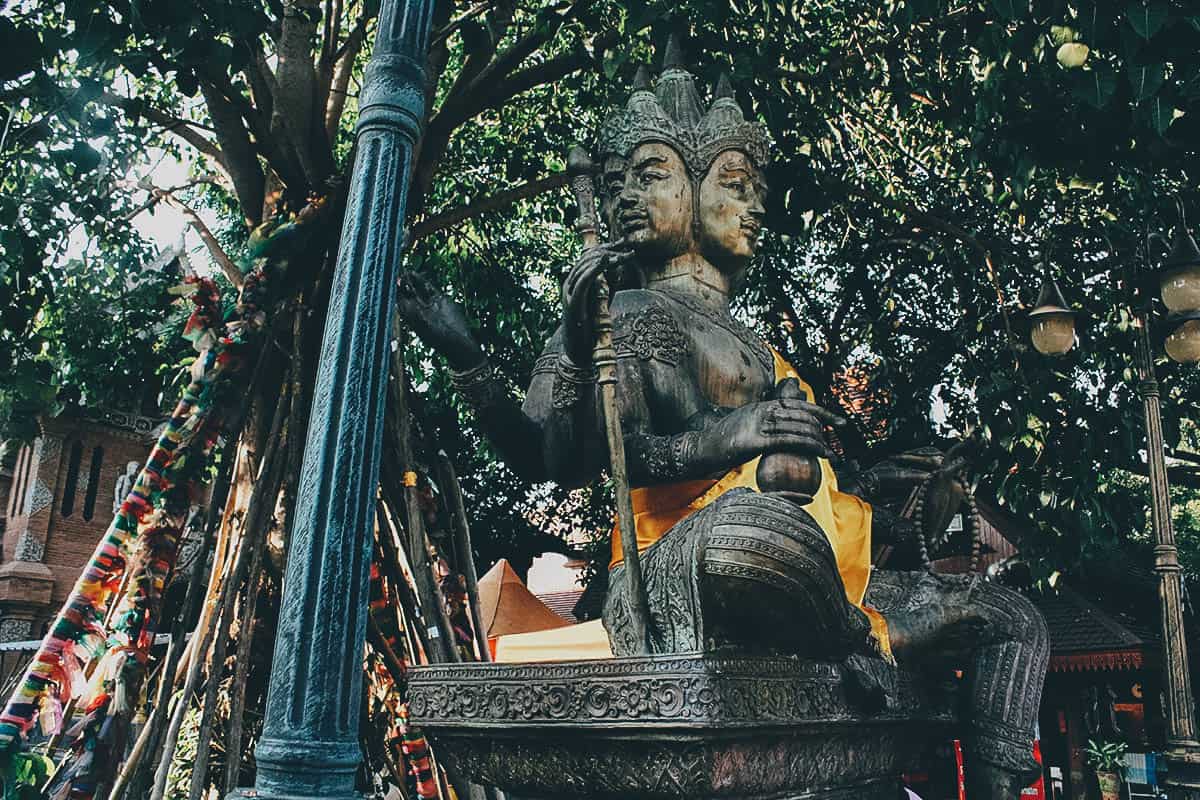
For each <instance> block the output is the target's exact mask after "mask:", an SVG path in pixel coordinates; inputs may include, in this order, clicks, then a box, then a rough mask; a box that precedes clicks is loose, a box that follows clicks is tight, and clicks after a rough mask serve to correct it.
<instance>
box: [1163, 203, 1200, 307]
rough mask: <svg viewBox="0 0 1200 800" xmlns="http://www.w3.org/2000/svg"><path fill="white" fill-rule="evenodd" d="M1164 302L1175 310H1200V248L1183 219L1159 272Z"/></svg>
mask: <svg viewBox="0 0 1200 800" xmlns="http://www.w3.org/2000/svg"><path fill="white" fill-rule="evenodd" d="M1159 290H1160V292H1161V293H1162V301H1163V304H1164V305H1166V307H1167V310H1168V311H1170V312H1171V313H1173V314H1187V313H1188V312H1192V311H1200V248H1198V247H1197V246H1196V240H1195V239H1193V238H1192V236H1191V234H1189V233H1188V231H1187V227H1185V226H1184V224H1183V222H1182V221H1180V224H1179V229H1178V230H1177V231H1176V233H1175V241H1174V242H1173V243H1172V245H1171V254H1170V255H1168V256H1167V260H1166V261H1164V262H1163V265H1162V271H1161V273H1160V274H1159Z"/></svg>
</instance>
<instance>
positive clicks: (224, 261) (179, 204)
mask: <svg viewBox="0 0 1200 800" xmlns="http://www.w3.org/2000/svg"><path fill="white" fill-rule="evenodd" d="M175 191H176V189H159V188H157V187H153V186H152V187H150V194H151V196H152V197H154V198H155V199H156V200H161V201H162V202H164V203H166V204H167V205H169V206H171V207H172V208H174V209H176V210H178V211H179V213H181V214H183V216H184V217H186V218H187V221H188V224H190V225H191V226H192V228H193V229H195V231H196V233H197V234H199V236H200V240H201V241H202V242H204V246H205V247H207V248H208V252H209V253H210V254H211V255H212V257H213V260H214V261H216V262H217V265H218V266H219V267H220V268H221V271H222V272H224V273H225V277H226V278H228V279H229V282H230V283H232V284H233V285H234V286H235V287H236V288H238V289H241V288H242V284H243V283H244V281H243V278H242V271H241V270H240V269H238V268H237V265H236V264H234V263H233V259H231V258H230V257H229V256H228V254H226V252H225V250H224V248H222V247H221V243H220V242H218V241H217V237H216V236H213V233H212V231H211V230H209V227H208V226H207V225H205V224H204V220H202V219H200V215H199V214H197V213H196V211H195V209H193V208H192V207H191V206H189V205H187V204H186V203H184V202H183V201H181V200H180V199H179V198H177V197H175V195H174V194H173V192H175Z"/></svg>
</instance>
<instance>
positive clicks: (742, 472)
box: [609, 348, 891, 660]
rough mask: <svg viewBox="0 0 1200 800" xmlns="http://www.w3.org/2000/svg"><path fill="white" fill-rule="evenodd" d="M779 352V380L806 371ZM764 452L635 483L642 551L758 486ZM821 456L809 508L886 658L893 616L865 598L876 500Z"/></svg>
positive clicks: (616, 556)
mask: <svg viewBox="0 0 1200 800" xmlns="http://www.w3.org/2000/svg"><path fill="white" fill-rule="evenodd" d="M771 353H772V354H773V355H774V357H775V382H776V383H778V382H779V381H781V380H783V379H784V378H796V379H797V380H800V376H799V375H797V374H796V371H795V370H794V369H792V367H791V365H790V364H788V363H787V361H785V360H784V359H783V356H781V355H780V354H779V353H778V352H776V351H775V350H774V349H773V348H772V350H771ZM800 386H801V388H802V389H804V395H805V397H806V398H808V401H809V402H812V401H813V391H812V388H811V387H810V386H809V385H808V384H806V383H805V382H804V381H802V380H801V381H800ZM758 461H759V459H758V458H755V459H754V460H752V461H750V462H747V463H745V464H742V465H741V466H740V467H734V468H733V469H731V470H730V471H729V472H727V473H726V474H725V475H724V476H723V477H721V478H718V479H707V480H698V481H682V482H680V483H672V484H668V485H664V486H649V487H646V488H643V489H634V490H633V491H632V492H631V495H632V500H633V519H634V526H635V527H636V528H637V540H638V552H641V551H643V550H645V549H646V548H647V547H649V546H650V545H652V544H654V543H655V542H657V541H658V540H659V539H661V538H662V537H663V536H664V535H666V533H667V531H669V530H671V528H672V527H674V525H675V524H676V523H678V522H679V521H680V520H682V519H685V518H686V517H688V516H690V515H692V514H694V513H695V512H697V511H699V510H700V509H702V508H704V507H705V506H707V505H708V504H709V503H711V502H712V501H713V500H716V499H717V498H718V497H720V496H721V495H723V494H724V493H725V492H728V491H729V490H730V489H736V488H739V487H746V488H749V489H753V490H754V491H758V484H757V482H756V480H755V472H756V471H757V469H758ZM820 462H821V488H820V489H818V490H817V493H816V495H815V496H814V497H813V501H812V502H811V503H809V504H808V505H807V506H805V508H804V510H805V511H807V512H808V513H809V514H811V515H812V517H813V519H815V520H816V521H817V524H819V525H820V526H821V530H823V531H824V532H825V536H826V537H827V538H828V539H829V543H830V545H832V546H833V554H834V556H835V558H836V559H837V565H838V572H839V573H841V576H842V584H843V585H844V586H845V587H846V598H847V599H848V600H849V601H850V603H851V604H852V605H854V606H855V607H856V608H860V609H862V610H863V611H864V612H865V613H866V615H867V617H868V618H869V619H870V620H871V631H872V633H873V635H874V638H875V641H876V644H877V645H878V646H879V650H880V652H881V653H882V654H883V655H884V657H885V658H888V659H889V660H890V659H891V648H890V646H889V643H888V635H887V622H886V621H885V620H884V618H883V615H882V614H880V613H879V612H877V611H875V609H873V608H870V607H869V606H866V605H864V604H863V599H864V598H865V597H866V594H867V582H868V581H869V580H870V578H871V506H870V505H868V504H867V503H865V502H863V501H862V500H860V499H859V498H857V497H855V496H854V495H850V494H843V493H842V492H839V491H838V488H837V475H836V474H835V473H834V471H833V467H832V466H831V465H830V463H829V461H828V460H827V459H824V458H822V459H820ZM612 552H613V557H612V563H611V564H610V565H609V568H610V569H611V568H612V567H615V566H616V565H617V564H620V563H621V561H622V560H623V556H622V554H621V531H620V528H619V527H617V526H614V527H613V536H612Z"/></svg>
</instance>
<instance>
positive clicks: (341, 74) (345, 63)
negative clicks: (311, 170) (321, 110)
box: [325, 14, 370, 147]
mask: <svg viewBox="0 0 1200 800" xmlns="http://www.w3.org/2000/svg"><path fill="white" fill-rule="evenodd" d="M369 20H370V17H368V16H367V15H366V14H363V15H362V16H361V17H359V18H358V22H356V23H355V24H354V27H353V28H351V29H350V35H349V36H347V37H346V41H345V42H343V43H342V46H341V47H339V48H338V50H337V55H336V64H335V66H334V69H333V83H332V85H331V86H330V87H329V99H328V100H327V101H326V103H325V138H326V139H327V140H328V141H329V146H330V147H332V146H333V144H334V142H336V141H337V132H338V124H339V123H340V122H341V119H342V112H343V111H345V109H346V98H347V96H348V94H347V93H348V92H349V90H350V78H351V77H352V76H353V75H354V62H355V60H356V59H357V58H358V54H359V52H360V51H361V50H362V47H363V43H364V42H366V40H367V23H368V21H369Z"/></svg>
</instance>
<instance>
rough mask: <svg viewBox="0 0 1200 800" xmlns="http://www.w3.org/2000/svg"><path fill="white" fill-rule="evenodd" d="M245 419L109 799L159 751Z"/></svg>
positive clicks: (139, 776)
mask: <svg viewBox="0 0 1200 800" xmlns="http://www.w3.org/2000/svg"><path fill="white" fill-rule="evenodd" d="M265 352H266V350H265V349H264V350H263V353H265ZM261 363H262V356H261V354H260V357H259V364H260V365H261ZM245 418H246V415H245V410H244V409H243V413H242V414H241V415H240V419H239V420H238V422H237V424H236V425H234V426H233V428H232V433H231V434H230V436H229V438H228V439H227V441H226V443H225V446H224V447H223V448H222V451H221V463H222V465H223V466H222V469H221V472H220V474H219V475H218V477H217V482H216V484H214V486H213V493H212V496H211V498H210V500H209V506H208V512H207V515H206V518H205V520H204V539H203V541H202V542H201V544H200V549H199V550H197V551H196V556H195V560H194V561H193V562H192V569H191V574H190V576H189V578H188V587H187V592H186V594H185V595H184V599H183V604H182V606H181V608H180V611H179V614H178V615H177V616H176V617H175V621H174V622H173V623H172V625H171V631H170V634H169V636H170V638H169V640H168V642H167V652H166V654H165V656H164V657H163V662H162V667H161V669H160V670H159V676H158V688H157V691H156V693H155V699H154V707H153V709H152V710H151V712H150V719H149V720H147V721H146V725H145V726H144V727H143V728H142V732H141V733H140V734H139V735H138V738H137V741H136V742H135V743H134V747H133V750H132V751H131V752H130V754H129V756H128V758H126V759H125V764H124V765H123V767H122V768H121V772H120V773H119V774H118V775H117V780H116V782H114V783H113V788H112V791H111V792H109V795H108V800H121V798H122V797H123V796H124V795H125V792H126V790H127V789H129V788H130V787H131V786H134V785H136V784H138V783H139V782H140V781H144V779H145V776H144V773H145V767H144V765H145V764H148V763H149V761H145V762H143V761H142V758H143V756H144V754H145V753H147V752H154V751H155V750H157V749H158V744H159V739H160V737H161V736H162V732H163V725H164V724H165V722H166V721H167V719H168V717H169V706H170V702H171V690H172V689H173V688H174V686H175V670H176V668H177V667H178V665H179V662H180V659H181V658H182V656H183V653H184V650H185V649H186V645H185V637H184V629H185V628H186V627H187V624H188V620H191V619H198V616H199V612H200V603H201V602H202V601H203V597H204V595H203V593H202V582H203V581H202V579H203V577H204V568H205V564H206V563H207V562H208V555H209V553H210V552H211V551H212V549H213V544H214V541H215V539H216V531H217V526H218V524H219V523H220V521H221V519H222V518H223V515H222V514H221V512H220V511H219V510H218V509H220V508H222V507H223V506H224V505H225V501H226V499H227V498H228V495H229V487H230V485H231V483H232V481H233V473H234V471H235V470H236V469H237V466H238V465H237V461H238V456H237V445H238V441H239V440H240V438H241V430H242V424H243V423H244V422H245ZM214 566H215V564H214Z"/></svg>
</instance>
